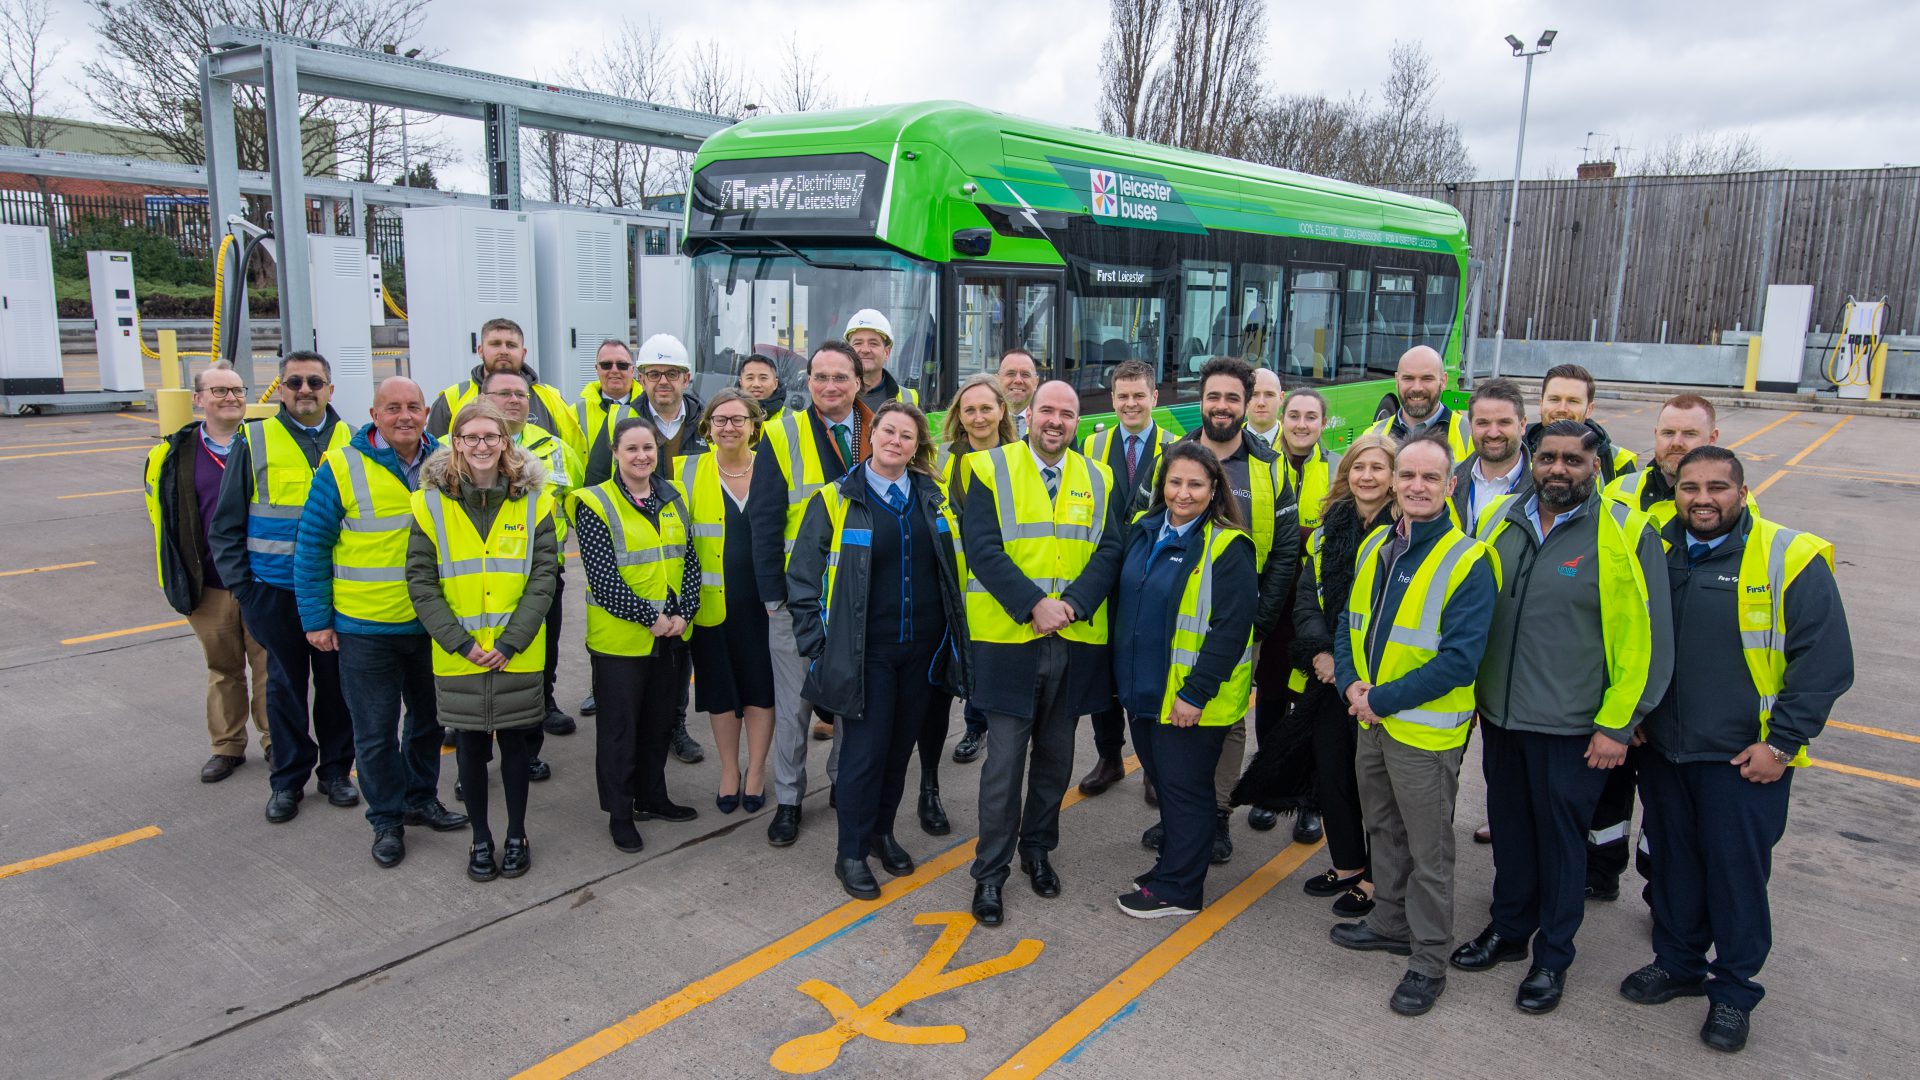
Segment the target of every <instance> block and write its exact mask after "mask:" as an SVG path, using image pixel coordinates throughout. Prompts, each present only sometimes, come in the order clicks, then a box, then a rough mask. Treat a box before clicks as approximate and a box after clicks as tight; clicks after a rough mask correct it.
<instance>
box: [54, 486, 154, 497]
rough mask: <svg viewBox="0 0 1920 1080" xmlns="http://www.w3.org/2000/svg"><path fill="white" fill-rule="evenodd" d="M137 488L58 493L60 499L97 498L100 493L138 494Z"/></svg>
mask: <svg viewBox="0 0 1920 1080" xmlns="http://www.w3.org/2000/svg"><path fill="white" fill-rule="evenodd" d="M139 493H140V489H139V488H119V489H117V490H114V491H83V492H81V493H79V494H78V495H58V496H55V498H60V499H97V498H99V497H100V496H102V495H138V494H139Z"/></svg>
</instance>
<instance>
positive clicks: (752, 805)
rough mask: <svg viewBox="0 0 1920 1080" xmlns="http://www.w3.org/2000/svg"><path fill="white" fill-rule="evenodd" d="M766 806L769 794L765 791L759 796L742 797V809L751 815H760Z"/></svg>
mask: <svg viewBox="0 0 1920 1080" xmlns="http://www.w3.org/2000/svg"><path fill="white" fill-rule="evenodd" d="M765 805H767V793H766V792H764V791H762V792H761V793H760V794H758V795H742V796H740V809H742V810H745V811H746V812H747V813H749V814H757V813H759V812H760V808H761V807H763V806H765Z"/></svg>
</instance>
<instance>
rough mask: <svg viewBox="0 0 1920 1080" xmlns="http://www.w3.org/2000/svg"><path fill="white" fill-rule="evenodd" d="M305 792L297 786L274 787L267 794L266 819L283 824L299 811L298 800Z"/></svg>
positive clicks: (304, 795) (303, 796) (304, 796)
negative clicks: (271, 791) (269, 793)
mask: <svg viewBox="0 0 1920 1080" xmlns="http://www.w3.org/2000/svg"><path fill="white" fill-rule="evenodd" d="M306 795H307V793H306V792H304V791H302V790H300V789H299V788H275V789H274V791H273V794H271V795H269V796H267V820H268V821H271V822H273V823H274V824H275V825H285V824H286V823H287V822H289V821H292V820H293V819H294V818H295V817H297V816H298V815H299V813H300V800H301V799H303V798H306Z"/></svg>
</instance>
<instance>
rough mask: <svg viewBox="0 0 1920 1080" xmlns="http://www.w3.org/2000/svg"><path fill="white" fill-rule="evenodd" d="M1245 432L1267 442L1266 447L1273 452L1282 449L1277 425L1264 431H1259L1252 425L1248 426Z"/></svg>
mask: <svg viewBox="0 0 1920 1080" xmlns="http://www.w3.org/2000/svg"><path fill="white" fill-rule="evenodd" d="M1247 430H1248V431H1249V432H1252V433H1253V434H1255V435H1258V436H1260V437H1261V438H1263V439H1265V440H1267V445H1268V446H1271V447H1273V448H1274V449H1275V450H1280V449H1284V448H1283V447H1282V446H1281V445H1280V425H1279V424H1275V425H1273V426H1272V427H1270V428H1268V429H1267V430H1265V431H1260V430H1258V429H1256V428H1255V427H1254V426H1253V425H1252V424H1248V425H1247Z"/></svg>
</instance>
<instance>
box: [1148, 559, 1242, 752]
mask: <svg viewBox="0 0 1920 1080" xmlns="http://www.w3.org/2000/svg"><path fill="white" fill-rule="evenodd" d="M1204 528H1205V530H1206V531H1205V533H1204V539H1205V552H1206V554H1205V555H1204V556H1203V557H1202V558H1201V559H1200V565H1199V566H1196V567H1194V568H1193V569H1192V570H1190V571H1188V573H1187V584H1186V588H1185V589H1183V590H1182V591H1181V593H1180V608H1179V610H1178V611H1177V612H1175V613H1174V617H1173V649H1172V655H1171V657H1170V660H1171V665H1170V666H1169V667H1168V668H1167V692H1166V695H1165V696H1164V697H1162V698H1161V700H1160V722H1161V723H1163V724H1170V723H1172V722H1173V699H1174V697H1175V696H1177V695H1178V694H1179V693H1180V690H1181V688H1182V687H1184V686H1185V685H1186V684H1187V676H1188V675H1190V674H1192V673H1193V665H1194V664H1195V663H1197V662H1198V661H1199V659H1200V649H1201V647H1202V646H1203V645H1205V644H1206V641H1207V626H1208V624H1209V623H1211V622H1212V621H1213V566H1214V563H1215V562H1217V561H1219V559H1220V556H1221V554H1222V553H1224V552H1225V551H1226V550H1227V545H1228V544H1231V543H1234V542H1235V541H1248V537H1247V534H1246V533H1243V532H1241V531H1240V530H1239V529H1222V528H1219V527H1218V526H1216V525H1214V523H1213V522H1211V521H1209V522H1207V523H1206V525H1205V526H1204ZM1238 644H1239V645H1240V647H1241V651H1240V659H1239V661H1238V662H1236V663H1235V664H1234V665H1233V674H1231V675H1229V676H1227V678H1226V681H1224V682H1222V683H1221V684H1220V689H1219V691H1218V692H1217V693H1215V694H1214V695H1213V699H1212V700H1211V701H1208V702H1207V703H1206V705H1205V706H1204V707H1202V708H1201V710H1200V726H1202V727H1225V726H1227V725H1229V724H1232V723H1235V722H1236V721H1238V720H1239V719H1240V718H1241V717H1243V716H1245V715H1246V714H1247V702H1248V701H1250V700H1251V699H1252V697H1253V627H1252V626H1251V625H1249V626H1248V627H1247V636H1246V640H1244V641H1241V642H1239V643H1238Z"/></svg>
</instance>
